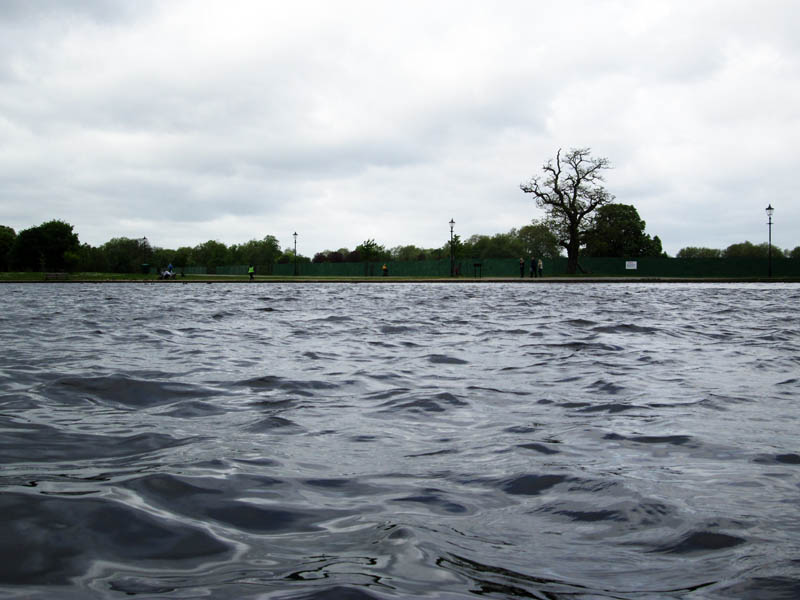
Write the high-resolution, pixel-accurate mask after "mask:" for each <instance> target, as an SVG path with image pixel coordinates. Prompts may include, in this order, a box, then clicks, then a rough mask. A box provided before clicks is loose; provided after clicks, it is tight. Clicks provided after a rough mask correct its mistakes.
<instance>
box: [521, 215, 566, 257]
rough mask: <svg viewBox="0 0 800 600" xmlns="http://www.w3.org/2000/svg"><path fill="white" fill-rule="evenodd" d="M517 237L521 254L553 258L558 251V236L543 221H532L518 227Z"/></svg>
mask: <svg viewBox="0 0 800 600" xmlns="http://www.w3.org/2000/svg"><path fill="white" fill-rule="evenodd" d="M517 237H518V238H519V241H520V243H521V245H522V255H523V256H534V257H537V258H538V257H541V258H555V257H557V256H558V255H559V254H560V253H561V252H560V246H559V245H558V238H557V237H556V235H555V234H554V233H553V232H552V231H550V228H549V227H548V226H547V224H546V223H544V222H543V221H536V220H534V221H532V222H531V224H530V225H525V226H523V227H520V228H519V231H518V232H517Z"/></svg>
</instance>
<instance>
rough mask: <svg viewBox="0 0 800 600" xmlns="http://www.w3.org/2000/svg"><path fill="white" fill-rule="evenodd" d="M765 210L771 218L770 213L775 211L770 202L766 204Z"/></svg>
mask: <svg viewBox="0 0 800 600" xmlns="http://www.w3.org/2000/svg"><path fill="white" fill-rule="evenodd" d="M766 210H767V216H768V217H769V218H770V219H771V218H772V213H774V212H775V209H774V208H772V204H768V205H767V208H766Z"/></svg>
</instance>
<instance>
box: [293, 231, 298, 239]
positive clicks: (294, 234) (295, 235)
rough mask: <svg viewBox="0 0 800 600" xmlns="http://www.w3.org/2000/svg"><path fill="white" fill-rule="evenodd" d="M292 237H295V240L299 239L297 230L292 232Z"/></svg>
mask: <svg viewBox="0 0 800 600" xmlns="http://www.w3.org/2000/svg"><path fill="white" fill-rule="evenodd" d="M292 237H294V239H295V240H296V239H297V232H296V231H295V232H294V233H293V234H292Z"/></svg>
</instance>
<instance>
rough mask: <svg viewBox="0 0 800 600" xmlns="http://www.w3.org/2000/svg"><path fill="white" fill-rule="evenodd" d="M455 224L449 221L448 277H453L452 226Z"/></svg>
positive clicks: (451, 220)
mask: <svg viewBox="0 0 800 600" xmlns="http://www.w3.org/2000/svg"><path fill="white" fill-rule="evenodd" d="M455 224H456V222H455V221H454V220H453V219H450V277H452V276H453V267H454V262H453V261H454V257H453V225H455Z"/></svg>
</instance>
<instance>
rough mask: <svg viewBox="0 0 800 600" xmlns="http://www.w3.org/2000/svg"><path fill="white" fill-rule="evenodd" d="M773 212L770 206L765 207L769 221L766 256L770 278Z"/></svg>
mask: <svg viewBox="0 0 800 600" xmlns="http://www.w3.org/2000/svg"><path fill="white" fill-rule="evenodd" d="M774 212H775V209H774V208H772V204H768V205H767V217H769V220H768V221H767V225H768V226H769V246H767V248H768V250H767V252H768V254H767V276H768V277H772V213H774Z"/></svg>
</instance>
